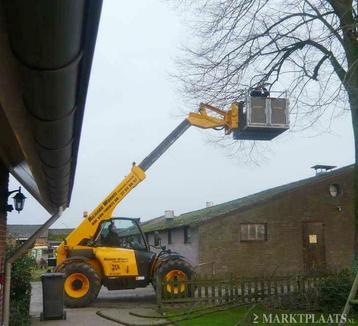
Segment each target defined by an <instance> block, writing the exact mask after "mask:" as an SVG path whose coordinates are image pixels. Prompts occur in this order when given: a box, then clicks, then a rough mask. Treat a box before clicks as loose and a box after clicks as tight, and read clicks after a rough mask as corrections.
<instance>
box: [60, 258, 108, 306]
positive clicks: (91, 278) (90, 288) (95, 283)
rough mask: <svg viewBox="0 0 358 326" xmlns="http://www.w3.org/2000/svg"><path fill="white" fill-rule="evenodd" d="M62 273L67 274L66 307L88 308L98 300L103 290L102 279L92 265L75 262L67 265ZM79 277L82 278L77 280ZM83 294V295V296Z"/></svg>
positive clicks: (65, 286)
mask: <svg viewBox="0 0 358 326" xmlns="http://www.w3.org/2000/svg"><path fill="white" fill-rule="evenodd" d="M61 272H63V273H64V274H65V285H64V302H65V305H66V307H70V308H79V307H86V306H88V305H89V304H91V303H92V302H93V301H94V300H95V299H96V298H97V296H98V293H99V290H100V289H101V279H100V278H99V276H98V274H97V273H96V271H95V270H94V269H93V268H92V267H91V266H90V265H88V264H86V263H83V262H73V263H70V264H68V265H66V266H65V267H64V268H63V269H62V270H61ZM77 275H79V276H80V277H79V278H76V276H77ZM83 280H84V282H83ZM87 280H88V281H87ZM86 289H87V291H86ZM70 291H72V293H73V295H71V293H70ZM85 291H86V292H85ZM76 292H78V293H76ZM82 292H83V295H81V294H82ZM84 292H85V293H84ZM75 294H76V296H75ZM77 295H80V296H77Z"/></svg>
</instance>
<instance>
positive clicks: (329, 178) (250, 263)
mask: <svg viewBox="0 0 358 326" xmlns="http://www.w3.org/2000/svg"><path fill="white" fill-rule="evenodd" d="M353 169H354V166H353V165H350V166H346V167H343V168H339V169H335V170H331V171H328V172H321V173H317V175H316V176H314V177H311V178H307V179H303V180H299V181H296V182H293V183H289V184H286V185H281V186H279V187H275V188H272V189H268V190H265V191H262V192H259V193H256V194H253V195H250V196H247V197H243V198H239V199H235V200H232V201H229V202H226V203H222V204H219V205H215V206H212V207H207V208H204V209H201V210H197V211H193V212H188V213H185V214H182V215H179V216H173V215H172V214H167V215H166V216H161V217H158V218H155V219H152V220H150V221H147V222H145V223H143V229H144V232H145V234H146V236H147V239H148V241H149V243H150V244H153V245H154V244H155V240H156V239H155V238H156V237H155V232H156V231H157V232H158V233H159V235H160V238H161V242H162V245H166V246H167V247H169V248H170V249H172V250H175V251H178V252H179V253H181V254H182V255H184V256H185V257H187V258H188V259H189V261H190V262H191V263H192V264H193V265H194V266H195V267H196V269H197V270H198V271H201V272H205V273H226V272H233V273H236V274H238V275H242V276H261V275H271V274H273V273H298V272H299V273H312V272H319V271H332V270H334V271H336V270H341V269H344V268H349V267H350V266H351V262H352V257H353V239H354V219H353V216H354V215H353V197H352V191H353Z"/></svg>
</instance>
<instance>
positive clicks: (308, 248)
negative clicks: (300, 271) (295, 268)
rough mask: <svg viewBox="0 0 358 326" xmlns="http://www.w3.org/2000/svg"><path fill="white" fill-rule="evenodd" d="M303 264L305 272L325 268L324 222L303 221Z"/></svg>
mask: <svg viewBox="0 0 358 326" xmlns="http://www.w3.org/2000/svg"><path fill="white" fill-rule="evenodd" d="M303 266H304V271H305V272H306V273H312V272H318V271H322V270H325V269H326V246H325V241H324V224H323V223H321V222H305V223H303Z"/></svg>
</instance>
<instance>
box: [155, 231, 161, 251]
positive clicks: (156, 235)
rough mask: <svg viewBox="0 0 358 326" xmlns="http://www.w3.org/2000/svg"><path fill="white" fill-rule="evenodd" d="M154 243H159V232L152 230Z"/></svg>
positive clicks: (156, 244)
mask: <svg viewBox="0 0 358 326" xmlns="http://www.w3.org/2000/svg"><path fill="white" fill-rule="evenodd" d="M154 245H155V246H156V247H158V246H159V245H160V236H159V233H157V232H154Z"/></svg>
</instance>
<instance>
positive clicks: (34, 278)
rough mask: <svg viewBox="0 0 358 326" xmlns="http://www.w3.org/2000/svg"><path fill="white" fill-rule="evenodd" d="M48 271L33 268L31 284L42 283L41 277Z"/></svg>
mask: <svg viewBox="0 0 358 326" xmlns="http://www.w3.org/2000/svg"><path fill="white" fill-rule="evenodd" d="M46 272H47V270H46V269H41V268H33V269H32V271H31V282H39V281H41V275H42V274H44V273H46Z"/></svg>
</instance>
